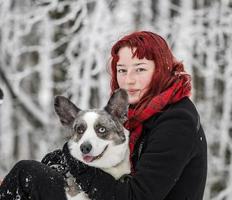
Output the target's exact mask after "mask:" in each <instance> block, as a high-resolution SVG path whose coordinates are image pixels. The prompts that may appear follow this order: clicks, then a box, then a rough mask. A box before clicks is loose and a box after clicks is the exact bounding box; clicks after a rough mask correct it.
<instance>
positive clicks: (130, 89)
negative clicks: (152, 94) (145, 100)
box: [116, 47, 155, 104]
mask: <svg viewBox="0 0 232 200" xmlns="http://www.w3.org/2000/svg"><path fill="white" fill-rule="evenodd" d="M134 50H135V49H131V48H129V47H122V48H121V49H120V50H119V52H118V56H119V60H118V63H117V66H116V67H117V81H118V85H119V87H120V88H122V89H125V90H126V91H127V94H128V96H129V103H130V104H136V103H138V102H139V100H140V99H141V98H142V97H143V95H144V94H145V93H146V92H147V91H148V89H149V88H148V87H149V84H150V82H151V80H152V76H153V73H154V71H155V63H154V61H153V60H147V59H146V58H143V59H138V58H137V57H134V58H132V56H133V53H132V51H134Z"/></svg>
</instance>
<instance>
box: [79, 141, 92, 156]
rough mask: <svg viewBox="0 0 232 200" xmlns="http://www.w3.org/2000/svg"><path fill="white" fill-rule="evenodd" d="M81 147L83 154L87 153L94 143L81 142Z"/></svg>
mask: <svg viewBox="0 0 232 200" xmlns="http://www.w3.org/2000/svg"><path fill="white" fill-rule="evenodd" d="M80 148H81V152H82V153H83V154H87V153H89V152H90V151H91V149H92V145H91V144H90V143H89V142H84V143H82V144H81V146H80Z"/></svg>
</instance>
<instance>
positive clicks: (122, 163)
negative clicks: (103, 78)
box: [54, 89, 131, 200]
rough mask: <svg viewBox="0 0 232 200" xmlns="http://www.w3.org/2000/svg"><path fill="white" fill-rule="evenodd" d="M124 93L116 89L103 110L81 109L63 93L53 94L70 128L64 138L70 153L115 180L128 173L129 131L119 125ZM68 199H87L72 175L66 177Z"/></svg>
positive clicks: (125, 105)
mask: <svg viewBox="0 0 232 200" xmlns="http://www.w3.org/2000/svg"><path fill="white" fill-rule="evenodd" d="M128 105H129V104H128V95H127V93H126V91H125V90H123V89H118V90H116V91H115V92H114V93H113V94H112V96H111V97H110V99H109V101H108V103H107V105H106V106H105V107H104V108H103V109H90V110H81V109H80V108H78V107H77V106H75V105H74V104H73V103H72V102H71V101H70V100H69V99H67V98H66V97H64V96H56V97H55V102H54V107H55V112H56V113H57V115H58V116H59V119H60V121H61V123H62V125H63V126H65V127H68V128H69V129H70V130H71V136H70V139H69V140H68V148H69V152H70V154H71V155H72V156H73V157H74V158H76V159H77V160H79V161H81V162H83V163H85V164H86V165H89V166H92V167H96V168H100V169H101V170H103V171H105V172H107V173H109V174H111V175H112V176H113V177H114V178H115V179H119V178H120V177H121V176H123V175H125V174H130V172H131V171H130V161H129V145H128V142H129V131H128V130H127V129H125V128H124V126H123V124H124V122H125V121H126V120H127V111H128ZM67 183H68V187H67V188H66V194H67V199H68V200H87V199H89V198H88V197H87V195H86V194H85V193H84V192H83V191H82V192H78V187H77V186H76V185H75V180H74V178H73V177H72V176H71V175H70V177H69V178H68V180H67Z"/></svg>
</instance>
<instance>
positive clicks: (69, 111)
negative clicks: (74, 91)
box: [54, 96, 80, 127]
mask: <svg viewBox="0 0 232 200" xmlns="http://www.w3.org/2000/svg"><path fill="white" fill-rule="evenodd" d="M54 107H55V111H56V113H57V115H58V116H59V118H60V122H61V123H62V124H63V125H64V126H68V127H70V126H72V124H73V122H74V120H75V118H76V116H77V114H78V112H79V111H80V109H79V108H77V107H76V106H75V105H74V104H73V103H72V102H71V101H70V100H69V99H67V98H66V97H64V96H56V97H55V101H54Z"/></svg>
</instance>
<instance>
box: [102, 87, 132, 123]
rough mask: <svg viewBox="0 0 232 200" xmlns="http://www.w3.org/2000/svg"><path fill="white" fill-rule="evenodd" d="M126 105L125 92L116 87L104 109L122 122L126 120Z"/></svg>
mask: <svg viewBox="0 0 232 200" xmlns="http://www.w3.org/2000/svg"><path fill="white" fill-rule="evenodd" d="M128 106H129V103H128V95H127V92H126V91H125V90H123V89H117V90H115V92H114V93H113V94H112V96H111V97H110V99H109V101H108V103H107V105H106V107H105V110H106V111H107V112H108V113H110V114H111V115H113V116H116V117H117V118H118V119H119V120H120V121H121V122H122V123H124V122H125V121H126V120H127V112H128Z"/></svg>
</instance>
